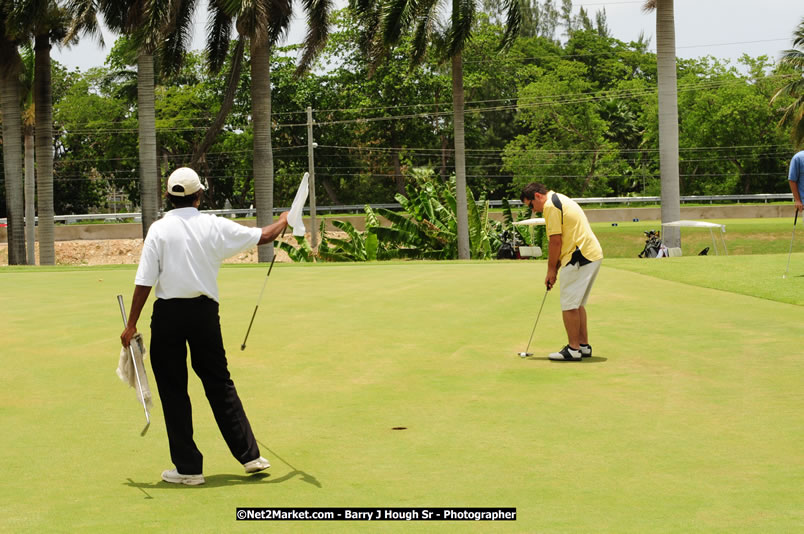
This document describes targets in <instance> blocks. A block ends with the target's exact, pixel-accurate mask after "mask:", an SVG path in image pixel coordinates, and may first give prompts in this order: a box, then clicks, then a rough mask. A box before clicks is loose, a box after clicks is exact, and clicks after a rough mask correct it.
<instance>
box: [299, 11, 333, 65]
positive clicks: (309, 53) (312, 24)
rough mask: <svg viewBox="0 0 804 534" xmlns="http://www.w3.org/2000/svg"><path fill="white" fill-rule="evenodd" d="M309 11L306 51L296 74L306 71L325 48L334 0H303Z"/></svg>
mask: <svg viewBox="0 0 804 534" xmlns="http://www.w3.org/2000/svg"><path fill="white" fill-rule="evenodd" d="M303 5H304V9H305V11H306V12H307V36H306V37H305V39H304V52H303V54H302V58H301V60H300V61H299V65H298V67H297V69H296V75H300V74H302V73H304V72H306V71H307V70H308V69H309V68H310V65H311V64H312V63H313V60H315V58H316V56H318V54H319V53H320V52H321V50H323V48H324V45H325V44H326V43H327V37H328V36H329V17H330V12H331V11H332V0H303Z"/></svg>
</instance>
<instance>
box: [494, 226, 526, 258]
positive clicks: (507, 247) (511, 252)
mask: <svg viewBox="0 0 804 534" xmlns="http://www.w3.org/2000/svg"><path fill="white" fill-rule="evenodd" d="M500 240H501V241H502V245H500V248H499V249H498V250H497V259H498V260H515V259H516V247H517V246H519V245H521V244H522V240H521V239H520V238H519V233H518V232H514V234H513V239H512V234H511V231H510V230H506V231H504V232H503V233H502V235H501V236H500Z"/></svg>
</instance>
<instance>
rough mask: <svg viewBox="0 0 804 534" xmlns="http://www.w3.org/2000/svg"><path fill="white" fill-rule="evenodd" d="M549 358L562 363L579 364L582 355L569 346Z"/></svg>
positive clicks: (551, 354)
mask: <svg viewBox="0 0 804 534" xmlns="http://www.w3.org/2000/svg"><path fill="white" fill-rule="evenodd" d="M547 357H548V358H550V359H551V360H555V361H560V362H579V361H581V358H582V355H581V351H580V350H578V349H571V348H570V346H569V345H565V346H564V348H563V349H561V350H560V351H558V352H552V353H550V355H549V356H547Z"/></svg>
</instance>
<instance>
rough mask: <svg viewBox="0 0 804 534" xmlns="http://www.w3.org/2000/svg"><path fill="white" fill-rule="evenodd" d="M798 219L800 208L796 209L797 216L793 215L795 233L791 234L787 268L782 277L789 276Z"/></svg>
mask: <svg viewBox="0 0 804 534" xmlns="http://www.w3.org/2000/svg"><path fill="white" fill-rule="evenodd" d="M797 221H798V209H796V216H795V217H793V235H791V236H790V252H788V253H787V268H786V269H785V270H784V274H783V275H782V278H787V271H788V270H789V269H790V256H791V255H792V254H793V238H795V237H796V222H797ZM802 224H804V223H802Z"/></svg>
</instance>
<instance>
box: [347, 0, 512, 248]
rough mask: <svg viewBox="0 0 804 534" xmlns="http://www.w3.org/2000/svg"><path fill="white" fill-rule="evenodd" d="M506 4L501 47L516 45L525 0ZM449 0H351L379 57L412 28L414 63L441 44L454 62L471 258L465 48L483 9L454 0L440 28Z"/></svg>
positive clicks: (461, 220) (366, 44)
mask: <svg viewBox="0 0 804 534" xmlns="http://www.w3.org/2000/svg"><path fill="white" fill-rule="evenodd" d="M500 3H501V9H502V11H504V12H505V13H506V24H505V34H504V36H503V40H502V46H501V48H506V47H508V46H510V45H511V44H512V43H513V41H514V39H515V38H516V35H517V33H518V32H519V27H520V23H521V19H522V14H521V7H520V3H519V0H502V1H501V2H500ZM446 4H447V2H446V1H445V0H443V1H442V0H427V1H421V2H419V1H415V0H385V1H382V2H372V1H371V0H350V5H351V7H352V8H353V9H354V10H355V11H356V13H357V14H358V16H359V17H360V19H361V20H362V21H363V23H364V25H365V27H366V30H365V32H366V33H365V34H364V36H363V43H362V44H363V48H364V50H365V51H366V52H367V53H369V54H370V55H373V56H374V57H375V58H376V59H379V58H381V57H382V56H384V55H386V54H387V51H388V49H389V48H391V47H393V46H395V45H397V44H398V43H399V42H400V40H401V38H402V35H403V34H405V33H409V32H411V31H412V34H413V54H412V58H411V59H412V65H417V64H419V63H421V61H422V60H423V59H424V56H425V53H426V50H427V47H428V45H430V44H433V45H436V47H437V48H438V53H439V55H440V56H441V59H443V60H445V61H446V60H449V61H450V63H451V68H452V110H453V132H454V138H455V139H454V143H455V188H456V189H455V192H456V196H457V202H458V209H457V218H458V257H459V258H460V259H469V256H470V248H469V216H468V210H467V201H466V199H467V196H466V147H465V140H464V139H465V135H464V87H463V49H464V47H465V46H466V44H467V43H468V42H469V40H470V39H471V38H472V24H473V22H474V20H475V17H476V15H477V10H478V7H479V6H478V3H477V2H476V1H474V0H453V1H452V3H451V7H452V11H451V15H450V18H449V21H448V23H447V24H446V25H445V27H442V28H438V26H439V21H438V14H439V12H440V10H442V9H444V10H446Z"/></svg>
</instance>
